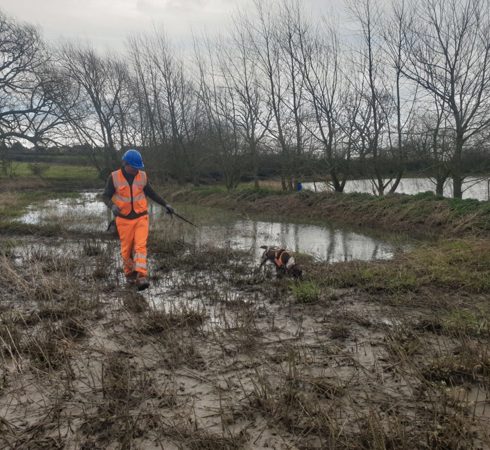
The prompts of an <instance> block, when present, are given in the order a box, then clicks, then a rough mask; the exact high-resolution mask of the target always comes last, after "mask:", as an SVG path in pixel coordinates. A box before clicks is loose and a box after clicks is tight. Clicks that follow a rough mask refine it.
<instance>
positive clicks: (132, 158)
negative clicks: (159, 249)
mask: <svg viewBox="0 0 490 450" xmlns="http://www.w3.org/2000/svg"><path fill="white" fill-rule="evenodd" d="M143 168H144V164H143V158H142V157H141V154H140V152H139V151H137V150H134V149H131V150H128V151H127V152H126V153H124V155H123V157H122V167H121V168H120V169H119V170H116V171H114V172H112V173H111V175H110V176H109V178H108V180H107V184H106V187H105V190H104V194H103V199H104V202H105V204H106V205H107V207H108V208H110V209H111V211H112V213H113V214H114V215H115V216H116V228H117V232H118V234H119V239H120V240H121V256H122V260H123V268H124V274H125V275H126V280H127V282H128V283H129V284H134V285H136V287H137V288H138V290H143V289H146V288H148V286H149V285H150V283H149V281H148V262H147V251H146V244H147V241H148V225H149V220H148V202H147V199H146V198H147V197H148V198H150V199H151V200H153V201H154V202H156V203H158V204H160V205H162V206H163V207H164V208H166V210H167V212H168V213H169V214H173V213H174V209H173V208H172V207H171V206H170V205H169V204H168V203H167V202H166V201H165V200H164V199H163V198H162V197H160V196H159V195H158V194H157V193H156V192H155V191H154V190H153V188H152V187H151V185H150V184H149V182H148V177H147V176H146V172H144V171H143V170H141V169H143Z"/></svg>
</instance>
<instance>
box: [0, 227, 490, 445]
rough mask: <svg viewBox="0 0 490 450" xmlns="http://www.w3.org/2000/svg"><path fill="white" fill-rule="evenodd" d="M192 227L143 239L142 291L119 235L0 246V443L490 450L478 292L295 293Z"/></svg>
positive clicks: (352, 288)
mask: <svg viewBox="0 0 490 450" xmlns="http://www.w3.org/2000/svg"><path fill="white" fill-rule="evenodd" d="M185 233H186V229H185V227H180V226H178V227H177V226H173V227H172V228H169V227H167V228H165V227H164V228H162V229H161V230H154V231H153V233H152V240H151V244H150V252H151V260H150V262H151V272H152V287H151V288H150V289H149V290H148V291H145V292H144V293H138V292H136V291H134V290H133V289H132V288H129V287H127V286H125V284H124V281H123V276H122V273H121V266H120V262H119V258H118V248H117V245H118V243H117V241H116V240H115V239H111V238H109V237H107V238H105V239H93V238H91V237H90V236H87V237H85V238H80V237H79V236H77V235H75V234H73V233H69V232H66V233H65V234H64V235H63V237H62V238H56V237H43V238H36V237H35V236H33V235H30V236H23V235H12V234H10V235H9V236H8V237H7V236H5V235H4V236H3V237H1V241H0V242H1V249H2V252H1V253H2V254H1V255H0V264H1V270H0V289H1V292H2V295H1V300H0V358H1V359H0V361H1V365H0V448H8V449H14V448H15V449H56V448H60V449H61V448H63V449H153V448H155V449H242V448H244V449H252V448H271V449H320V448H324V449H419V448H420V449H479V448H482V449H486V448H490V436H489V434H490V404H489V395H490V394H489V389H490V350H489V345H488V344H489V340H490V334H489V328H488V319H487V318H488V315H487V313H488V311H487V309H485V308H486V307H487V306H488V291H487V290H486V287H485V286H486V285H485V284H482V286H483V287H481V286H480V285H478V286H476V285H471V286H469V287H468V286H466V287H465V286H464V285H462V286H463V287H460V288H459V289H455V288H453V287H451V285H450V284H447V283H446V284H444V283H443V282H442V281H441V283H440V284H437V283H436V284H434V286H430V285H429V284H427V285H425V284H424V285H420V286H418V285H415V284H414V285H409V286H408V287H407V285H406V283H405V284H393V283H392V284H390V285H389V287H390V289H384V288H382V287H380V286H379V285H378V284H376V283H375V282H374V281H373V280H375V277H377V276H378V277H380V276H382V274H384V273H390V272H389V270H392V271H393V270H397V272H400V273H403V272H404V269H403V267H404V265H403V264H405V262H404V260H403V258H402V259H401V260H400V261H399V262H397V263H396V264H395V265H394V266H393V265H391V266H389V264H392V263H390V262H385V263H383V264H384V265H383V264H380V263H372V264H370V263H365V264H363V265H362V266H359V265H357V264H355V263H351V264H339V265H328V264H320V263H313V262H312V261H308V260H305V261H303V264H304V266H305V279H304V280H303V281H302V282H299V283H295V282H292V281H290V280H287V279H277V278H276V277H275V274H274V273H273V271H272V270H270V268H269V270H266V271H265V273H257V272H256V271H255V267H256V261H255V260H254V259H253V255H252V254H251V253H247V252H240V251H236V250H234V251H230V250H226V249H219V248H213V247H209V246H206V247H200V246H196V245H194V244H190V243H188V242H187V241H186V239H185ZM388 267H391V269H389V270H388ZM393 267H395V268H396V269H393ZM407 270H408V269H407ZM485 270H486V271H487V270H488V267H487V266H485ZM349 271H350V272H349ZM349 273H350V275H352V276H349ZM485 273H487V272H485ZM354 274H356V276H354ZM373 274H374V275H373ZM361 275H362V276H361ZM443 275H444V274H443ZM443 275H441V277H442V278H441V279H444V280H447V277H448V275H447V274H446V275H444V276H445V277H446V278H444V277H443ZM423 276H424V275H423V274H420V277H415V278H416V280H415V281H417V279H419V278H420V279H422V277H423ZM368 278H369V280H371V281H370V282H369V283H368V282H367V281H366V280H367V279H368ZM432 279H436V278H435V277H432ZM355 280H357V281H355ZM403 280H404V278H403ZM347 281H349V282H347ZM381 284H382V283H381ZM475 286H476V287H475ZM367 287H369V289H368V288H367Z"/></svg>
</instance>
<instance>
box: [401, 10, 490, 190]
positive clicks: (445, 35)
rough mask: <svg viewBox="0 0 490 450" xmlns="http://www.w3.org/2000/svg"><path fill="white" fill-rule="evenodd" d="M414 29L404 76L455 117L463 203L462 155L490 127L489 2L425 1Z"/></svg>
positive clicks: (456, 185) (455, 164) (457, 180)
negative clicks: (435, 99) (433, 97)
mask: <svg viewBox="0 0 490 450" xmlns="http://www.w3.org/2000/svg"><path fill="white" fill-rule="evenodd" d="M417 6H418V10H417V16H416V20H414V21H413V23H412V25H411V26H410V28H409V45H407V46H406V52H405V55H404V56H405V58H406V59H407V63H406V64H405V65H404V66H403V68H402V72H403V74H404V75H405V76H406V77H408V78H409V79H411V80H413V81H415V82H416V83H418V84H419V85H420V86H421V87H422V88H423V89H424V90H426V91H427V92H429V93H430V94H431V95H433V96H435V97H436V98H437V99H438V102H439V104H441V105H442V106H443V107H444V108H446V109H447V111H448V112H450V114H451V118H452V122H453V123H452V126H453V127H454V133H455V143H454V153H453V156H452V161H451V175H452V178H453V193H454V197H456V198H461V197H462V194H463V190H462V184H463V180H464V177H465V174H464V173H463V165H462V159H463V153H464V151H465V149H466V148H468V147H470V146H471V142H472V140H473V139H475V138H476V137H477V136H478V135H479V134H480V133H483V132H485V131H486V130H487V129H488V127H489V125H490V114H489V111H490V108H489V107H490V95H489V94H490V91H489V87H490V71H489V70H490V21H489V3H488V1H486V0H463V1H460V0H424V1H420V2H418V4H417Z"/></svg>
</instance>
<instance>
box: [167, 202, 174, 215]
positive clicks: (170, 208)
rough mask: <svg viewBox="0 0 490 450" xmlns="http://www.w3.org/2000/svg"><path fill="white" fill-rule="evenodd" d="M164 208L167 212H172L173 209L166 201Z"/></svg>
mask: <svg viewBox="0 0 490 450" xmlns="http://www.w3.org/2000/svg"><path fill="white" fill-rule="evenodd" d="M165 208H166V209H167V214H173V213H174V209H173V208H172V207H171V206H170V205H169V204H168V203H167V204H166V205H165Z"/></svg>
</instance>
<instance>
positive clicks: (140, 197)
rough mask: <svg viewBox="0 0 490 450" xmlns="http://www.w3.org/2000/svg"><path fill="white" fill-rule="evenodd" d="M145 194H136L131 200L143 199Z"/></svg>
mask: <svg viewBox="0 0 490 450" xmlns="http://www.w3.org/2000/svg"><path fill="white" fill-rule="evenodd" d="M145 198H146V195H145V194H144V193H141V194H138V195H137V196H136V197H133V202H138V201H140V200H144V199H145Z"/></svg>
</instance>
